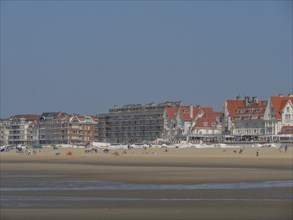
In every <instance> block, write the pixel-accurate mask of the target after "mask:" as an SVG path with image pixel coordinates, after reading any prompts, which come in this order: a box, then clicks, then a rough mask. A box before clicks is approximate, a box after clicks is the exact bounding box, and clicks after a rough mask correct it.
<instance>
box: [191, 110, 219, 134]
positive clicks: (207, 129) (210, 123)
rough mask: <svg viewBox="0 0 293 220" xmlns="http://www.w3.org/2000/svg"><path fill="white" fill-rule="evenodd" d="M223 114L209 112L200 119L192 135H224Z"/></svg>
mask: <svg viewBox="0 0 293 220" xmlns="http://www.w3.org/2000/svg"><path fill="white" fill-rule="evenodd" d="M221 115H222V113H221V112H208V113H206V114H204V115H203V116H202V117H201V118H199V119H198V120H197V121H196V122H195V124H194V126H193V127H192V135H194V136H199V135H200V136H201V135H205V136H206V135H220V134H222V123H221V121H220V118H221Z"/></svg>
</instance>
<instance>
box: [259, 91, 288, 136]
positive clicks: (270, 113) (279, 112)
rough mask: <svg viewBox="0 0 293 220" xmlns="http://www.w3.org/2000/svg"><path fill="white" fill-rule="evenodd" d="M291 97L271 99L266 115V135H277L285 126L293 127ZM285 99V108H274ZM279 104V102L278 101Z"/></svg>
mask: <svg viewBox="0 0 293 220" xmlns="http://www.w3.org/2000/svg"><path fill="white" fill-rule="evenodd" d="M290 97H291V96H289V97H271V98H270V99H269V101H268V105H267V108H266V110H265V113H264V122H265V135H277V134H278V133H279V132H280V131H281V129H282V127H283V126H292V125H293V104H292V101H291V100H290ZM278 98H279V99H280V100H281V99H283V102H284V103H285V102H286V103H285V105H284V106H281V105H280V106H274V102H275V105H277V104H279V103H280V100H278ZM276 100H277V101H278V102H277V101H276Z"/></svg>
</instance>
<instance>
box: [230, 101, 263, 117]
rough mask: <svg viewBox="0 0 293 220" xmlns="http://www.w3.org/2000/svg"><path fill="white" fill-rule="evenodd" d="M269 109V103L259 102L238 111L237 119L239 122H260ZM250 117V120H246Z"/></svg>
mask: <svg viewBox="0 0 293 220" xmlns="http://www.w3.org/2000/svg"><path fill="white" fill-rule="evenodd" d="M266 107H267V102H263V101H258V102H257V103H252V104H250V105H247V106H243V107H239V108H237V109H236V113H235V118H234V119H237V120H251V119H252V120H259V119H262V118H263V116H264V113H265V110H266ZM245 116H249V119H246V118H244V117H245Z"/></svg>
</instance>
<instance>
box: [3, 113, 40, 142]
mask: <svg viewBox="0 0 293 220" xmlns="http://www.w3.org/2000/svg"><path fill="white" fill-rule="evenodd" d="M40 117H41V116H40V115H15V116H13V117H11V124H10V127H9V137H8V143H9V144H11V145H18V144H25V145H33V144H36V143H37V142H38V133H36V132H35V128H34V125H35V124H37V122H38V120H39V119H40Z"/></svg>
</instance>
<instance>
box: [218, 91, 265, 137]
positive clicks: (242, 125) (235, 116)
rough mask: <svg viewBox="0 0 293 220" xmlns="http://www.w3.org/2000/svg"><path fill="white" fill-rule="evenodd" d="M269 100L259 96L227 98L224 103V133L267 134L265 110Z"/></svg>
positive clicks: (238, 134) (253, 135)
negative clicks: (263, 99) (261, 99)
mask: <svg viewBox="0 0 293 220" xmlns="http://www.w3.org/2000/svg"><path fill="white" fill-rule="evenodd" d="M266 107H267V101H260V100H259V99H258V98H257V97H252V99H250V97H247V96H246V97H245V98H244V99H242V100H241V99H240V97H237V98H236V100H226V101H225V105H224V126H223V133H225V134H231V135H237V136H247V137H250V138H251V137H253V138H257V136H259V135H264V134H265V123H264V120H263V118H264V112H265V109H266Z"/></svg>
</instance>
